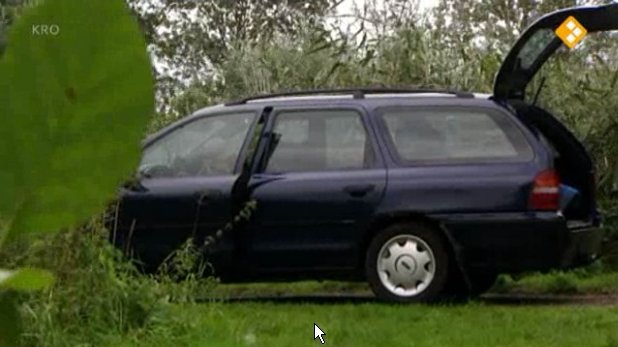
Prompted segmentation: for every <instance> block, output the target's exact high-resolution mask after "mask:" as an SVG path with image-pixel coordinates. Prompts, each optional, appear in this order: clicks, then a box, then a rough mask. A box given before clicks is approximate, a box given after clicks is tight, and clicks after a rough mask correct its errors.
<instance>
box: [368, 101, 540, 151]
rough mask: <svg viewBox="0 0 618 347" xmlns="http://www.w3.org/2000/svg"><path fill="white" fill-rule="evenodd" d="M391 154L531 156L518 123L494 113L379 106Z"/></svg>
mask: <svg viewBox="0 0 618 347" xmlns="http://www.w3.org/2000/svg"><path fill="white" fill-rule="evenodd" d="M380 114H381V115H382V118H383V120H384V123H385V125H386V129H387V133H388V134H387V135H388V138H389V140H390V142H391V144H392V147H393V148H394V150H395V152H396V153H395V154H396V156H397V157H398V159H399V160H400V161H403V162H476V161H480V162H486V161H504V160H516V161H517V160H522V161H523V160H530V159H532V157H533V152H532V149H531V148H530V146H529V144H528V143H527V141H526V139H525V137H524V134H523V133H522V132H521V130H520V129H519V127H518V126H517V125H516V124H515V123H514V122H513V121H512V120H511V119H509V118H508V116H507V115H504V114H502V113H500V112H498V111H495V110H491V109H481V108H479V109H461V108H418V107H414V108H412V107H411V108H396V109H386V110H380Z"/></svg>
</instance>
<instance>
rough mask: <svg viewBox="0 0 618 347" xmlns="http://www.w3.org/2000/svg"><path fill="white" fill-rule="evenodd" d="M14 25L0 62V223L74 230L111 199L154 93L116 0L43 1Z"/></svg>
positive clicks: (129, 164)
mask: <svg viewBox="0 0 618 347" xmlns="http://www.w3.org/2000/svg"><path fill="white" fill-rule="evenodd" d="M42 26H46V28H47V29H46V30H45V31H44V30H43V29H42ZM12 29H13V31H12V32H11V33H10V34H9V39H8V47H7V51H6V54H5V55H4V57H3V60H2V61H0V105H2V106H1V107H0V163H1V164H0V187H2V194H0V219H5V220H9V219H10V220H12V222H11V224H10V226H9V227H8V230H9V231H8V232H9V233H10V234H11V236H16V235H17V234H20V233H29V232H39V231H54V230H57V229H59V228H63V227H68V226H72V225H74V224H76V223H78V222H80V221H82V220H84V219H86V218H87V217H89V216H91V215H92V214H95V213H97V212H98V211H99V210H100V209H101V208H102V207H103V206H104V204H105V202H106V201H107V200H108V199H110V198H112V197H113V196H114V193H115V192H116V187H117V186H118V185H119V184H120V183H121V181H122V180H123V178H125V177H127V176H128V175H129V174H130V173H131V172H132V170H133V169H134V167H135V166H136V163H137V160H138V158H139V153H140V145H139V144H140V139H141V138H142V136H143V132H144V129H145V125H146V123H147V118H148V116H149V115H150V114H151V113H152V112H153V108H154V96H153V95H154V94H153V81H152V76H151V67H150V62H149V57H148V54H147V51H146V45H145V42H144V40H143V38H142V35H141V34H140V31H139V28H138V25H137V22H136V21H135V20H134V19H133V18H132V17H131V16H130V14H129V10H128V9H127V6H126V4H125V3H124V1H122V0H89V1H74V0H47V1H43V2H42V4H41V5H39V6H36V7H34V8H33V9H31V10H29V11H27V12H26V13H25V14H24V15H23V16H22V17H21V18H20V20H19V21H18V22H17V23H16V24H15V26H14V27H13V28H12ZM13 216H14V218H11V217H13Z"/></svg>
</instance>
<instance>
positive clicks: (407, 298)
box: [365, 223, 450, 303]
mask: <svg viewBox="0 0 618 347" xmlns="http://www.w3.org/2000/svg"><path fill="white" fill-rule="evenodd" d="M415 245H416V246H415ZM394 252H396V253H397V254H398V255H397V257H396V258H394V257H393V253H394ZM449 260H450V259H449V252H448V250H447V248H446V244H445V242H444V241H443V239H442V237H441V235H440V234H439V231H437V230H435V229H434V228H431V227H429V226H427V225H425V224H421V223H402V224H395V225H392V226H389V227H387V228H385V229H384V230H382V231H381V232H379V233H378V234H377V235H376V236H375V237H374V238H373V240H372V241H371V243H370V244H369V247H368V249H367V255H366V259H365V271H366V276H367V281H368V282H369V285H370V287H371V289H372V290H373V292H374V293H375V295H376V296H377V297H378V298H379V299H381V300H386V301H391V302H405V303H407V302H433V301H436V300H438V299H439V298H440V296H441V294H442V292H443V290H444V287H445V285H446V282H447V279H448V275H449ZM421 263H423V264H421Z"/></svg>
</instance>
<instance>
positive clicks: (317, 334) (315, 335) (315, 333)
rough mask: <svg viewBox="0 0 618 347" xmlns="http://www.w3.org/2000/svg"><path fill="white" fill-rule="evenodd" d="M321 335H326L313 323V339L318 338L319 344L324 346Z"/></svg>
mask: <svg viewBox="0 0 618 347" xmlns="http://www.w3.org/2000/svg"><path fill="white" fill-rule="evenodd" d="M322 335H326V333H325V332H323V331H322V329H320V327H319V326H318V325H317V324H315V323H313V339H314V340H315V339H317V338H318V337H319V338H320V342H322V344H324V338H323V337H322Z"/></svg>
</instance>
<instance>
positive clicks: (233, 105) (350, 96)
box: [142, 89, 498, 145]
mask: <svg viewBox="0 0 618 347" xmlns="http://www.w3.org/2000/svg"><path fill="white" fill-rule="evenodd" d="M357 91H358V90H356V89H355V90H347V89H346V90H335V92H332V93H330V92H329V91H326V92H324V91H313V92H311V91H310V92H306V91H301V92H292V93H278V94H267V95H260V96H257V97H250V98H246V99H241V100H236V101H231V102H227V103H221V104H217V105H214V106H208V107H204V108H201V109H199V110H197V111H195V112H194V113H193V114H191V115H190V116H188V117H184V118H182V119H180V120H178V121H176V122H174V123H173V124H171V125H169V126H167V127H165V128H163V129H161V130H159V131H158V132H156V133H154V134H152V135H150V136H148V137H147V138H146V139H144V141H143V142H142V144H143V145H148V144H149V143H151V142H153V141H154V140H155V139H157V138H159V137H161V136H163V135H164V134H166V133H167V132H169V131H170V130H171V129H173V128H176V127H178V126H182V125H183V124H186V123H188V122H191V121H192V120H194V119H195V118H201V117H204V116H208V115H214V114H222V113H228V112H229V113H236V112H256V111H259V110H261V109H262V108H263V107H265V106H273V107H286V108H287V107H291V108H295V107H313V108H315V107H317V108H319V107H321V106H323V107H338V106H340V107H359V106H360V107H364V108H366V109H375V108H378V107H386V106H462V107H498V106H497V104H496V103H495V101H494V100H493V99H492V97H491V94H484V93H469V92H457V91H433V90H423V91H421V92H419V91H418V90H411V91H407V90H400V89H394V90H391V89H380V92H379V93H375V94H372V93H371V92H370V91H369V90H362V91H363V96H362V97H359V94H355V92H357Z"/></svg>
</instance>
